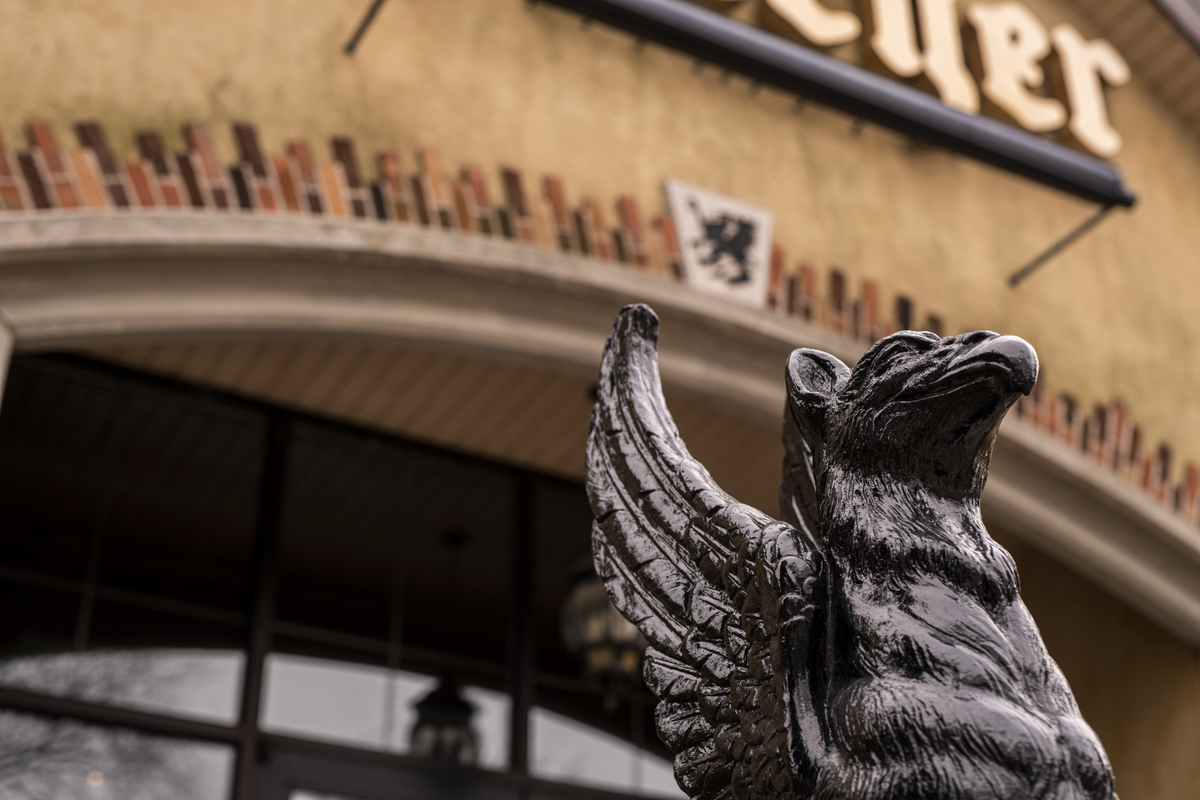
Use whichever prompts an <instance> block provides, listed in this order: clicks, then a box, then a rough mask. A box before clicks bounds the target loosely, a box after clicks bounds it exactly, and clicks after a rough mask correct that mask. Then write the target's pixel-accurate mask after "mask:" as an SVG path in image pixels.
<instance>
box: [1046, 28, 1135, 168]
mask: <svg viewBox="0 0 1200 800" xmlns="http://www.w3.org/2000/svg"><path fill="white" fill-rule="evenodd" d="M1050 38H1051V39H1053V40H1054V49H1055V50H1057V51H1058V57H1059V60H1060V61H1061V63H1062V74H1063V83H1064V84H1065V85H1066V90H1067V102H1069V103H1070V105H1071V123H1070V125H1068V127H1067V130H1069V131H1070V132H1071V135H1072V136H1074V137H1075V138H1076V139H1077V140H1078V141H1079V143H1080V144H1082V145H1083V146H1084V147H1086V148H1087V149H1088V150H1091V151H1092V152H1093V153H1095V154H1096V155H1098V156H1102V157H1103V158H1112V157H1113V156H1115V155H1116V154H1117V153H1119V152H1121V145H1122V141H1121V134H1119V133H1117V131H1116V129H1115V128H1113V126H1112V124H1111V123H1109V121H1108V106H1107V104H1106V103H1105V102H1104V85H1103V84H1102V83H1101V82H1100V81H1101V79H1103V80H1104V83H1107V84H1108V85H1109V86H1124V85H1125V84H1126V83H1128V82H1129V65H1128V64H1126V63H1125V59H1123V58H1121V54H1120V53H1118V52H1117V49H1116V48H1115V47H1113V46H1112V45H1111V44H1109V43H1108V42H1106V41H1104V40H1103V39H1093V40H1092V41H1090V42H1089V41H1086V40H1085V39H1084V38H1083V35H1082V34H1080V33H1079V31H1077V30H1075V28H1073V27H1071V26H1070V25H1056V26H1055V27H1054V29H1053V30H1052V31H1050Z"/></svg>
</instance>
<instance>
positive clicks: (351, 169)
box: [329, 136, 363, 189]
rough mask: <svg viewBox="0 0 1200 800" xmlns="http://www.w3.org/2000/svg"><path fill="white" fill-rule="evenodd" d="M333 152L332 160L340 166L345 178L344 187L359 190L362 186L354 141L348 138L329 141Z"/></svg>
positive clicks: (334, 138)
mask: <svg viewBox="0 0 1200 800" xmlns="http://www.w3.org/2000/svg"><path fill="white" fill-rule="evenodd" d="M329 146H330V149H331V150H332V151H333V160H334V161H336V162H338V163H339V164H341V165H342V172H343V173H344V174H345V176H346V186H347V187H349V188H351V189H359V188H361V187H362V185H363V181H362V175H361V173H359V171H358V156H357V155H356V154H355V152H354V140H353V139H351V138H350V137H348V136H335V137H333V138H332V139H330V140H329Z"/></svg>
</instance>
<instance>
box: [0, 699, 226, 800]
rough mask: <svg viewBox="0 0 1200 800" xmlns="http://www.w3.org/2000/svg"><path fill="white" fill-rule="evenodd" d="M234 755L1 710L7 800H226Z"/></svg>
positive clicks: (0, 792) (0, 762)
mask: <svg viewBox="0 0 1200 800" xmlns="http://www.w3.org/2000/svg"><path fill="white" fill-rule="evenodd" d="M232 771H233V750H232V748H229V747H225V746H222V745H214V744H205V743H199V742H190V741H185V740H181V739H166V738H162V737H157V736H149V735H146V734H142V733H137V732H134V731H130V730H125V729H122V728H107V727H98V726H94V725H87V724H85V723H82V722H77V721H74V720H69V719H58V720H54V719H47V718H45V717H39V716H35V715H32V714H20V713H16V712H12V711H2V710H0V797H4V798H6V799H7V800H46V798H54V800H162V798H166V797H169V798H172V800H225V798H227V797H228V796H229V790H230V779H231V776H232Z"/></svg>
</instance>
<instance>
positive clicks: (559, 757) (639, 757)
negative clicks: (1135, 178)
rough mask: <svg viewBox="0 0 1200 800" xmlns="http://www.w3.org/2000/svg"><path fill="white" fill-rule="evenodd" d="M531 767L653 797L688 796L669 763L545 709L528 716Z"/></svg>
mask: <svg viewBox="0 0 1200 800" xmlns="http://www.w3.org/2000/svg"><path fill="white" fill-rule="evenodd" d="M530 726H531V727H532V733H533V747H532V755H533V758H532V763H531V764H530V771H531V772H532V773H533V775H534V776H535V777H538V778H544V779H546V780H553V781H561V782H563V783H576V784H582V785H584V786H595V787H596V788H599V789H608V790H610V791H617V792H626V793H628V794H636V795H646V796H650V797H666V798H683V797H687V795H685V794H684V793H683V790H681V789H680V788H679V786H678V785H677V784H676V783H675V776H674V775H673V774H672V772H671V762H670V761H668V760H667V759H665V758H662V757H660V756H655V755H652V754H650V753H648V752H646V751H645V750H643V749H641V748H638V747H635V746H633V745H632V744H630V743H629V742H627V741H625V740H623V739H621V738H619V737H617V736H613V735H611V734H607V733H604V732H603V731H599V730H597V729H595V728H592V727H590V726H588V725H585V724H583V723H581V722H578V721H576V720H574V719H571V718H570V717H566V716H563V715H562V714H555V713H554V712H553V711H547V710H546V709H544V708H535V709H533V712H532V714H531V715H530Z"/></svg>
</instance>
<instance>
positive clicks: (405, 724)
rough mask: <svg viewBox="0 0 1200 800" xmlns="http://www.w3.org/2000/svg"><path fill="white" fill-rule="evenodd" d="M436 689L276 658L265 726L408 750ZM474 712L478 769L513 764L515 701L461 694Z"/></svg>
mask: <svg viewBox="0 0 1200 800" xmlns="http://www.w3.org/2000/svg"><path fill="white" fill-rule="evenodd" d="M437 685H438V681H437V679H436V678H433V677H430V676H428V675H420V674H417V673H414V672H407V671H404V670H388V669H383V668H382V667H369V666H363V665H360V664H349V663H345V662H340V661H330V660H325V659H317V658H306V657H301V656H292V655H282V654H279V653H275V654H272V655H271V656H269V657H268V659H267V665H266V703H265V704H264V707H263V719H262V725H263V727H264V728H265V729H268V730H272V731H276V732H278V733H283V734H287V735H291V736H302V737H304V738H308V739H321V740H325V741H333V742H338V743H341V744H348V745H355V746H359V747H369V748H371V749H375V750H387V751H389V752H393V753H405V754H407V753H410V752H411V746H410V737H411V735H412V731H413V728H414V727H415V725H416V723H417V712H416V704H417V703H418V702H419V701H420V700H421V699H422V698H424V697H425V696H427V695H428V694H429V693H430V692H432V691H433V690H434V689H435V688H436V687H437ZM461 692H462V696H463V698H464V699H465V700H466V701H467V702H468V703H470V704H471V706H473V707H474V709H475V713H474V716H473V717H472V728H473V730H474V733H475V736H476V741H477V744H478V752H479V758H478V761H477V762H476V766H479V767H483V768H484V769H494V770H503V769H506V768H507V766H508V728H509V721H508V720H509V708H510V701H509V698H508V696H507V695H505V694H503V693H501V692H495V691H492V690H490V689H482V688H480V687H477V686H466V687H463V688H462V689H461Z"/></svg>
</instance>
